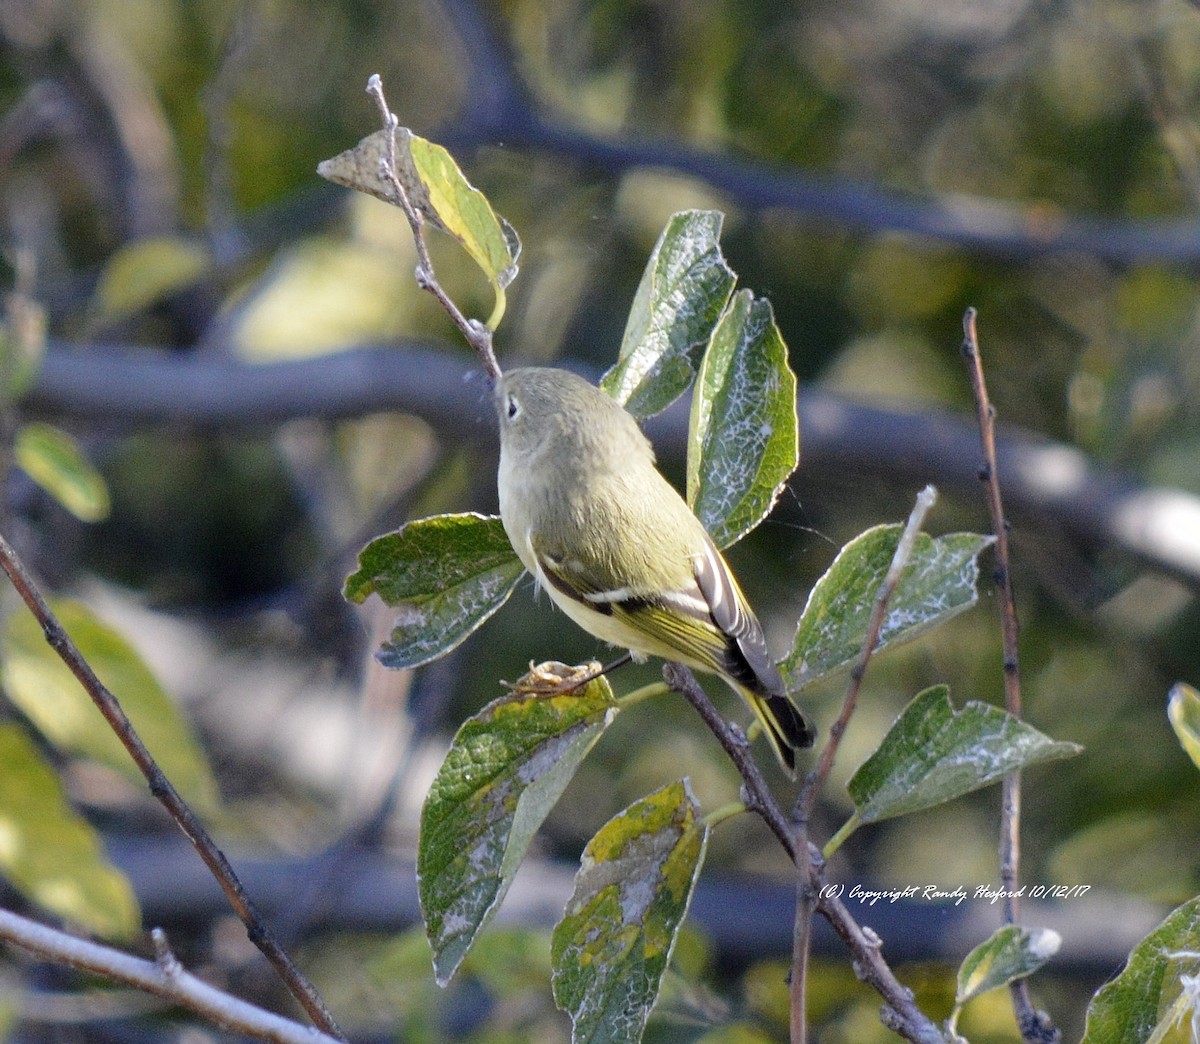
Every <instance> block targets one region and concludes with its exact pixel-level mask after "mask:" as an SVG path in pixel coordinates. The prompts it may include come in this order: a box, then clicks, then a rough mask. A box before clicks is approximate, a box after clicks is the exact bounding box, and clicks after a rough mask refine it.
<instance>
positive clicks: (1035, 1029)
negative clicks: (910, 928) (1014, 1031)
mask: <svg viewBox="0 0 1200 1044" xmlns="http://www.w3.org/2000/svg"><path fill="white" fill-rule="evenodd" d="M962 353H963V358H964V359H965V360H966V364H967V372H968V374H969V376H970V379H971V391H972V393H973V394H974V396H975V412H976V414H977V417H978V421H979V434H980V438H981V440H982V443H983V467H982V469H981V470H980V474H979V477H980V479H981V480H982V481H983V483H984V489H985V491H986V496H987V502H988V512H989V514H990V515H991V519H992V531H993V532H994V533H995V534H996V570H995V573H994V574H993V578H994V580H995V583H996V586H997V587H998V588H999V590H1000V627H1001V632H1002V635H1003V643H1004V706H1005V709H1006V710H1007V711H1008V713H1009V714H1011V715H1013V716H1014V717H1016V718H1019V717H1021V669H1020V659H1019V653H1018V631H1019V628H1018V624H1017V603H1016V597H1015V595H1014V593H1013V583H1012V570H1011V568H1010V565H1009V563H1010V559H1009V552H1008V522H1007V521H1006V520H1005V517H1004V504H1003V502H1002V501H1001V498H1000V477H999V474H998V467H997V462H996V411H995V409H994V408H993V407H992V404H991V400H990V399H989V398H988V393H987V384H986V383H985V381H984V377H983V360H982V359H981V358H980V355H979V340H978V337H977V336H976V331H975V309H974V308H968V309H967V311H966V314H965V315H964V316H963V343H962ZM1000 800H1001V814H1000V887H1001V888H1003V889H1004V896H1005V898H1004V920H1005V921H1006V922H1007V923H1008V924H1016V923H1017V922H1018V921H1019V920H1020V917H1021V907H1020V899H1019V897H1018V895H1017V891H1018V887H1017V883H1018V880H1019V878H1020V861H1021V774H1020V773H1019V772H1013V773H1012V774H1010V775H1008V776H1005V777H1004V786H1003V788H1002V792H1001V799H1000ZM1010 991H1011V993H1012V999H1013V1008H1014V1010H1015V1011H1016V1016H1017V1024H1018V1025H1019V1027H1020V1029H1021V1036H1022V1038H1023V1039H1024V1040H1026V1041H1029V1042H1031V1044H1052V1042H1054V1041H1057V1040H1058V1039H1059V1038H1060V1034H1059V1032H1058V1030H1057V1029H1055V1028H1054V1025H1053V1023H1052V1022H1051V1021H1050V1018H1049V1016H1048V1015H1046V1014H1045V1013H1044V1012H1040V1011H1038V1010H1037V1009H1036V1008H1035V1007H1034V1004H1033V1000H1032V998H1031V997H1030V995H1029V984H1028V982H1027V981H1026V980H1025V979H1017V980H1016V981H1015V982H1013V983H1012V985H1011V986H1010Z"/></svg>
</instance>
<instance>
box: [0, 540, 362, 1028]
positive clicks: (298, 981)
mask: <svg viewBox="0 0 1200 1044" xmlns="http://www.w3.org/2000/svg"><path fill="white" fill-rule="evenodd" d="M0 568H2V569H3V570H4V572H5V573H6V574H7V575H8V578H9V580H10V581H11V582H12V585H13V587H14V588H15V589H16V591H17V593H18V594H19V595H20V596H21V599H22V600H23V601H24V602H25V604H26V605H27V606H28V607H29V611H30V612H31V613H33V615H34V617H35V618H36V619H37V621H38V623H39V624H41V627H42V631H43V633H44V634H45V637H46V641H47V642H48V643H49V644H50V647H51V648H52V649H53V650H54V651H55V652H56V653H57V654H58V656H59V657H60V659H62V661H63V663H65V664H66V665H67V667H69V668H70V670H71V673H72V674H74V675H75V677H76V678H77V679H78V680H79V683H80V684H81V685H82V686H83V688H84V690H85V691H86V692H87V694H88V695H89V696H90V697H91V698H92V701H93V702H94V703H95V704H96V706H97V708H98V709H99V710H100V713H101V714H103V715H104V718H105V720H106V721H107V722H108V723H109V726H110V727H111V728H112V730H113V732H115V733H116V735H117V738H118V739H119V740H120V741H121V743H122V744H123V745H124V747H125V749H126V750H127V751H129V754H130V756H131V757H132V758H133V760H134V762H135V763H136V764H137V767H138V768H139V769H140V770H141V772H142V775H143V776H145V778H146V782H147V783H148V784H149V786H150V793H151V794H153V795H154V796H155V797H156V798H157V799H158V800H159V802H161V804H162V805H163V807H164V808H165V809H166V810H167V812H168V813H169V814H170V816H171V818H172V819H173V820H174V821H175V823H176V825H177V826H178V827H179V829H180V830H182V831H183V833H184V834H185V835H186V836H187V838H188V840H189V841H191V842H192V845H193V847H194V848H195V849H196V852H197V853H198V854H199V856H200V858H201V859H203V860H204V862H205V864H206V865H207V866H208V868H209V870H210V871H212V874H213V876H214V877H215V878H216V879H217V882H218V883H219V884H220V885H221V888H222V890H223V891H224V892H225V895H226V896H227V897H228V899H229V902H230V905H231V906H232V907H233V909H234V911H235V912H236V913H237V915H238V917H240V918H241V920H242V923H243V924H244V925H245V926H246V934H247V936H248V937H249V938H250V940H251V942H253V943H254V944H255V945H256V946H257V947H258V948H259V949H260V950H261V951H262V953H263V955H264V956H265V957H266V958H267V960H268V961H270V962H271V965H272V966H273V967H274V968H275V971H276V972H277V973H278V975H279V977H280V978H281V979H282V980H283V982H284V983H285V985H286V986H287V988H288V990H289V991H290V992H291V994H292V996H293V997H295V998H296V1000H297V1001H298V1002H299V1003H300V1004H301V1005H302V1006H303V1008H304V1010H305V1011H306V1012H307V1013H308V1016H309V1018H311V1019H312V1021H313V1023H314V1025H316V1026H318V1027H319V1028H320V1029H321V1030H323V1031H324V1032H325V1033H328V1034H330V1035H331V1036H333V1037H336V1038H337V1039H339V1040H345V1037H344V1036H343V1035H342V1033H341V1031H340V1030H339V1029H338V1027H337V1023H336V1022H335V1021H334V1018H333V1015H332V1014H331V1013H330V1011H329V1009H328V1008H327V1007H326V1006H325V1002H324V1001H323V1000H322V999H321V997H320V995H319V994H318V993H317V991H316V989H315V988H314V987H313V985H312V983H310V982H309V981H308V979H307V978H306V977H305V976H304V974H303V973H302V972H301V971H300V969H299V968H297V967H296V965H295V963H294V962H293V961H292V959H291V957H289V956H288V954H287V953H286V952H285V950H284V949H283V947H282V946H281V945H280V944H279V942H278V941H277V940H276V939H275V936H274V935H273V934H272V932H271V930H270V928H269V927H268V926H267V924H266V922H265V921H264V920H263V918H262V916H261V915H260V914H259V912H258V910H257V909H256V908H255V906H254V903H253V902H252V901H251V899H250V897H249V895H247V894H246V891H245V889H244V888H243V887H242V884H241V882H240V881H239V880H238V877H237V875H236V874H235V873H234V871H233V867H232V866H230V865H229V860H227V859H226V858H225V855H224V853H223V852H222V851H221V850H220V849H219V848H218V847H217V845H216V843H215V842H214V841H213V839H212V838H211V837H210V836H209V834H208V832H207V831H206V830H205V829H204V827H203V825H202V824H201V823H200V820H199V819H198V818H197V816H196V814H195V813H194V812H193V811H192V810H191V808H190V807H189V806H188V805H187V803H186V802H185V801H184V800H183V798H182V797H180V795H179V792H178V791H177V790H176V789H175V788H174V786H172V785H171V782H170V780H168V779H167V777H166V776H165V775H164V774H163V771H162V769H160V768H159V767H158V763H157V762H156V761H155V760H154V758H153V757H152V756H151V754H150V751H149V750H148V749H147V748H146V745H145V744H144V743H143V742H142V740H141V737H140V736H138V734H137V732H136V731H135V730H134V728H133V725H132V724H131V722H130V721H129V718H128V717H127V716H126V714H125V712H124V711H123V710H122V709H121V705H120V703H119V702H118V700H117V698H116V697H115V696H114V695H113V694H112V693H111V692H110V691H109V690H108V689H107V688H106V687H105V686H104V684H103V683H102V682H101V681H100V679H99V678H98V677H97V676H96V673H95V671H93V670H92V667H91V665H90V664H89V663H88V662H87V660H85V659H84V657H83V655H82V654H81V653H80V651H79V649H78V648H77V647H76V645H75V643H74V642H73V641H72V640H71V637H70V635H68V634H67V632H66V630H65V629H64V628H63V626H62V624H61V623H59V621H58V618H57V617H56V616H55V615H54V613H53V612H52V611H51V610H50V607H49V606H48V605H47V604H46V600H45V599H44V598H43V597H42V594H41V592H40V591H39V590H38V588H37V586H36V584H35V583H34V582H33V578H32V577H31V576H30V575H29V573H28V571H27V570H26V569H25V566H24V565H23V564H22V562H21V560H20V559H19V558H18V557H17V554H16V552H15V551H13V549H12V548H11V547H10V546H9V544H8V541H6V540H5V539H4V537H3V536H0Z"/></svg>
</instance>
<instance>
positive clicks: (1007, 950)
mask: <svg viewBox="0 0 1200 1044" xmlns="http://www.w3.org/2000/svg"><path fill="white" fill-rule="evenodd" d="M1061 945H1062V936H1060V935H1059V934H1058V932H1056V931H1054V930H1053V929H1050V928H1023V927H1021V926H1020V925H1016V924H1009V925H1005V926H1004V927H1003V928H998V929H997V930H996V931H994V932H993V933H992V934H991V936H990V937H989V938H988V939H986V940H985V941H984V942H982V943H980V944H979V945H978V946H976V947H975V949H973V950H972V951H971V952H970V953H969V954H967V956H966V958H965V959H964V960H963V962H962V966H961V967H960V968H959V969H958V989H957V991H956V994H955V998H954V1003H955V1005H956V1006H958V1007H961V1006H962V1005H964V1004H966V1003H967V1001H969V1000H971V999H972V998H973V997H978V996H979V995H980V994H981V993H987V992H988V990H994V989H996V988H997V987H1000V986H1007V985H1008V984H1009V983H1010V982H1013V981H1015V980H1016V979H1022V978H1024V977H1025V976H1026V975H1030V974H1032V973H1033V972H1035V971H1037V970H1038V968H1040V967H1041V966H1042V965H1043V964H1045V963H1046V962H1047V961H1048V960H1049V959H1050V958H1051V957H1053V956H1054V955H1055V954H1056V953H1058V948H1059V947H1060V946H1061Z"/></svg>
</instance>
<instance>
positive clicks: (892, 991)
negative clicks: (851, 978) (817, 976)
mask: <svg viewBox="0 0 1200 1044" xmlns="http://www.w3.org/2000/svg"><path fill="white" fill-rule="evenodd" d="M810 862H811V864H812V866H813V868H814V869H813V878H814V881H813V885H814V888H815V890H816V892H817V909H818V910H819V911H820V912H821V913H822V914H823V915H824V917H825V918H826V919H827V920H828V921H829V923H830V924H831V925H832V926H833V930H834V931H835V932H837V934H838V935H839V936H840V937H841V939H842V941H843V942H844V943H845V944H846V945H847V946H848V947H849V948H850V952H851V953H852V954H853V955H854V971H855V974H856V975H858V977H859V978H860V979H862V981H863V982H865V983H867V984H868V985H869V986H871V987H872V988H873V989H874V990H875V991H876V992H877V993H878V994H879V995H880V996H881V997H882V998H883V1000H884V1005H885V1007H884V1010H883V1012H882V1013H881V1014H880V1018H881V1019H882V1021H883V1024H884V1025H885V1026H887V1028H888V1029H890V1030H891V1031H892V1032H893V1033H898V1034H899V1035H900V1036H902V1037H904V1038H905V1039H907V1040H911V1041H914V1042H915V1044H945V1041H946V1038H945V1037H944V1036H943V1034H942V1032H941V1030H939V1029H938V1027H937V1025H936V1024H935V1023H934V1022H933V1021H932V1020H931V1019H930V1018H929V1017H928V1016H927V1015H926V1014H925V1013H924V1012H923V1011H921V1009H920V1008H919V1007H918V1006H917V1003H916V1001H915V1000H914V999H913V994H912V990H910V989H909V988H908V987H907V986H905V985H904V984H903V983H902V982H900V980H899V979H897V978H896V976H895V975H894V974H893V972H892V969H891V968H890V967H888V964H887V961H885V960H884V959H883V953H882V946H883V944H882V942H881V941H880V939H879V936H877V935H876V934H875V933H874V932H873V931H871V929H870V928H864V927H863V926H861V925H860V924H859V923H858V922H857V921H855V919H854V918H853V917H851V916H850V911H849V910H847V909H846V907H845V905H843V903H842V901H841V899H840V898H839V897H838V895H837V894H835V890H834V889H831V888H830V887H829V882H828V879H827V878H826V877H825V874H824V864H823V861H822V859H821V853H820V852H819V851H817V850H816V849H812V850H811V853H810Z"/></svg>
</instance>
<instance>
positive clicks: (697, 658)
mask: <svg viewBox="0 0 1200 1044" xmlns="http://www.w3.org/2000/svg"><path fill="white" fill-rule="evenodd" d="M495 401H496V409H497V414H498V417H499V425H500V463H499V468H498V471H497V490H498V494H499V501H500V517H501V520H502V522H503V525H504V530H505V533H506V534H507V535H508V539H509V541H510V542H511V544H512V546H513V550H514V551H515V552H516V554H517V556H518V558H520V560H521V562H522V564H523V565H524V566H525V568H526V569H527V570H528V571H529V572H530V573H531V574H532V575H533V577H534V578H535V581H536V582H537V584H538V585H539V586H540V587H541V588H542V589H544V590H545V591H546V592H547V593H548V595H549V596H550V598H551V600H552V601H553V602H554V604H555V605H557V606H558V608H559V609H561V610H562V611H563V612H564V613H566V615H567V616H568V617H569V618H570V619H571V620H573V621H574V622H575V623H576V624H578V625H579V626H580V627H582V628H583V630H585V631H587V632H588V633H589V634H591V635H593V636H595V637H596V638H599V639H601V640H602V641H604V642H607V643H609V644H610V645H613V646H616V647H618V648H622V649H627V650H628V651H629V653H630V654H631V655H632V656H633V658H634V659H635V660H639V661H641V660H645V659H646V657H647V656H657V657H661V658H662V659H665V660H668V661H674V662H678V663H682V664H684V665H686V666H688V667H691V668H694V669H696V670H698V671H701V672H704V673H707V674H712V675H716V676H718V677H720V678H722V679H723V680H724V681H725V682H726V683H727V684H728V685H729V686H730V688H732V689H733V690H734V691H735V692H736V693H737V694H738V695H739V696H741V697H742V698H743V699H744V700H745V702H746V703H747V704H748V705H749V707H750V708H751V710H752V711H753V712H754V714H755V716H756V717H757V719H758V721H759V722H760V723H761V724H762V729H763V733H764V734H765V735H766V737H767V739H768V741H769V742H770V745H771V748H772V750H773V751H774V753H775V756H776V757H777V758H778V760H779V763H780V765H781V766H782V767H783V768H784V770H785V771H786V772H787V774H788V775H789V776H791V777H792V778H795V772H796V751H797V750H800V749H803V748H806V747H811V746H812V745H813V743H814V741H815V739H816V731H815V729H814V728H813V726H812V725H811V724H810V723H809V722H808V721H807V720H806V719H805V717H804V715H803V714H801V713H800V711H799V710H798V709H797V708H796V706H795V704H793V702H792V701H791V699H790V698H789V696H788V694H787V690H786V688H785V686H784V683H783V679H782V677H781V675H780V673H779V670H778V668H777V667H776V666H775V663H774V661H773V660H772V658H771V655H770V652H769V650H768V648H767V642H766V638H765V637H764V635H763V630H762V626H761V625H760V624H759V622H758V619H757V617H756V616H755V615H754V611H753V610H752V609H751V607H750V605H749V603H748V602H747V600H746V596H745V595H744V594H743V593H742V589H741V587H740V586H739V585H738V582H737V580H736V578H735V577H734V575H733V572H732V571H731V570H730V568H729V566H728V564H727V563H726V562H725V559H724V557H723V556H722V555H721V552H720V551H719V550H718V548H717V547H716V545H715V544H714V543H713V541H712V538H711V537H710V536H709V534H708V532H707V531H706V530H705V528H704V526H703V524H702V523H701V522H700V520H699V519H698V518H697V517H696V515H695V514H694V513H693V512H692V510H691V508H690V507H688V505H687V503H686V501H685V500H684V499H683V498H682V497H681V496H680V495H679V493H678V492H677V491H676V490H675V487H674V486H672V485H671V484H670V482H668V481H667V480H666V479H665V478H664V477H663V475H662V473H661V472H660V471H659V470H658V468H657V466H656V464H655V455H654V449H653V446H652V445H651V443H650V441H649V439H647V438H646V436H645V435H644V434H643V433H642V430H641V428H640V427H639V426H638V423H637V421H636V420H635V419H634V417H633V416H632V415H631V414H630V413H628V412H627V411H626V410H625V409H624V408H623V407H622V406H621V405H620V404H619V403H618V402H617V401H616V400H614V399H613V398H612V397H610V396H609V395H607V394H606V393H605V392H604V391H602V390H601V389H600V388H598V387H596V386H595V385H593V384H590V383H589V382H588V381H586V380H585V379H584V378H582V377H580V376H578V375H576V374H574V373H571V372H569V371H567V370H562V369H557V368H552V367H521V368H516V369H512V370H509V371H507V372H505V373H502V374H501V375H500V376H499V377H497V378H496V380H495Z"/></svg>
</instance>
